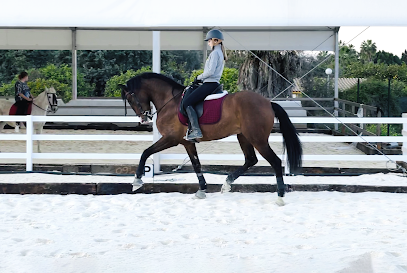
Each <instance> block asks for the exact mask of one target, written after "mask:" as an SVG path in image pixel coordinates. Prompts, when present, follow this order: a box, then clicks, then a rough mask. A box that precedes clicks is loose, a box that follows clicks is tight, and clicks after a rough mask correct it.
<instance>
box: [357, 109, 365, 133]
mask: <svg viewBox="0 0 407 273" xmlns="http://www.w3.org/2000/svg"><path fill="white" fill-rule="evenodd" d="M365 115H366V113H365V111H364V109H363V104H360V105H359V109H358V114H357V116H358V118H363V117H364V116H365ZM359 127H360V128H361V129H362V130H363V123H360V124H359Z"/></svg>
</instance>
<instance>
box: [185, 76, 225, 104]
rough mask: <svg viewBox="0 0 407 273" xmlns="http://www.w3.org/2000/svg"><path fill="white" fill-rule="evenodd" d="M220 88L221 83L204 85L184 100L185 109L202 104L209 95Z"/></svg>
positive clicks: (206, 83)
mask: <svg viewBox="0 0 407 273" xmlns="http://www.w3.org/2000/svg"><path fill="white" fill-rule="evenodd" d="M218 86H219V83H217V82H205V83H203V84H202V85H201V86H200V87H198V88H197V89H195V90H194V91H192V93H191V94H189V95H188V97H186V98H185V99H184V102H183V104H184V107H185V109H186V108H187V107H188V106H192V107H194V106H195V105H196V104H198V103H200V102H201V101H203V100H204V99H205V98H206V97H207V96H208V95H210V94H212V92H213V91H214V90H215V88H216V87H218Z"/></svg>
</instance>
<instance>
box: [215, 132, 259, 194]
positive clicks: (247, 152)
mask: <svg viewBox="0 0 407 273" xmlns="http://www.w3.org/2000/svg"><path fill="white" fill-rule="evenodd" d="M237 139H238V140H239V144H240V148H241V149H242V151H243V153H244V158H245V162H244V165H243V166H241V167H239V168H238V169H237V170H236V171H234V172H233V173H230V174H229V175H228V177H227V178H226V182H225V183H223V185H222V189H221V192H222V193H224V192H229V191H230V190H231V186H230V184H232V183H233V182H234V181H235V180H236V179H237V178H238V177H239V176H241V175H242V174H243V173H245V172H246V171H247V170H248V169H249V168H250V167H253V166H254V165H256V163H257V162H258V160H257V156H256V152H255V151H254V148H253V145H252V144H251V143H250V142H249V141H248V140H247V138H246V137H245V136H244V135H243V134H238V135H237Z"/></svg>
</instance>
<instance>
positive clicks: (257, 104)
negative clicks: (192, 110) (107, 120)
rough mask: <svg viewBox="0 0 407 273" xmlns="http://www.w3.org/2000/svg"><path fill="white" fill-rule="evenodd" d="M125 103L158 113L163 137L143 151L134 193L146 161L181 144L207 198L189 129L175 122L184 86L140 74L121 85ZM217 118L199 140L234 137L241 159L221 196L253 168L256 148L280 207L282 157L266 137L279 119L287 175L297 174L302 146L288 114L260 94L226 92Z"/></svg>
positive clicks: (201, 193)
mask: <svg viewBox="0 0 407 273" xmlns="http://www.w3.org/2000/svg"><path fill="white" fill-rule="evenodd" d="M119 86H120V88H121V90H122V92H121V95H122V99H123V101H125V100H127V101H128V102H129V104H130V106H131V107H132V109H133V110H134V111H135V113H136V114H137V115H138V116H141V117H144V118H145V117H146V116H149V117H150V118H151V117H152V114H151V106H150V102H152V103H153V104H154V106H155V108H156V109H157V112H156V113H155V114H157V122H156V125H157V129H158V131H159V132H160V134H161V135H162V137H161V138H160V139H159V140H158V141H157V142H156V143H154V144H153V145H151V146H150V147H149V148H147V149H146V150H144V151H143V153H142V155H141V158H140V162H139V166H138V168H137V171H136V174H135V179H134V182H133V191H135V190H137V189H138V188H140V187H142V185H143V181H142V180H141V178H142V176H143V173H144V167H145V163H146V160H147V158H148V157H149V156H150V155H152V154H154V153H157V152H160V151H162V150H165V149H168V148H170V147H173V146H177V145H178V144H182V145H184V147H185V149H186V152H187V153H188V156H189V158H190V160H191V163H192V166H193V169H194V171H195V173H196V175H197V178H198V181H199V190H198V191H197V192H196V193H195V196H196V197H197V198H205V197H206V193H205V192H206V188H207V184H206V181H205V178H204V176H203V174H202V173H201V164H200V162H199V158H198V153H197V150H196V146H195V143H192V142H189V141H187V140H185V139H184V136H185V134H186V131H187V126H185V125H183V124H181V122H180V121H179V118H178V110H179V104H180V100H181V94H182V92H183V91H184V89H185V87H184V86H183V85H181V84H179V83H177V82H175V81H174V80H172V79H170V78H168V77H166V76H164V75H162V74H157V73H144V74H141V75H139V76H136V77H134V78H132V79H130V80H128V81H127V83H126V85H119ZM221 114H222V115H221V119H220V121H219V122H218V123H215V124H210V125H201V130H202V133H203V138H202V139H199V142H201V141H211V140H217V139H222V138H225V137H228V136H230V135H237V139H238V141H239V144H240V147H241V149H242V151H243V153H244V156H245V163H244V165H243V166H241V167H239V168H238V169H237V170H236V171H234V172H233V173H230V174H229V175H228V176H227V178H226V181H225V182H224V184H223V185H222V193H223V192H228V191H230V190H231V184H232V183H233V181H235V180H236V179H237V178H238V177H239V176H240V175H242V174H243V173H244V172H245V171H247V170H248V169H249V168H250V167H252V166H254V165H255V164H256V163H257V162H258V159H257V157H256V152H255V150H254V148H256V150H257V151H258V152H259V153H260V154H261V155H262V156H263V157H264V158H265V159H266V160H267V161H268V162H269V163H270V165H271V166H272V167H273V168H274V171H275V173H276V180H277V194H278V197H277V201H276V203H277V204H278V205H280V206H282V205H284V201H283V197H284V194H285V185H284V181H283V173H282V166H281V160H280V158H279V157H278V156H277V155H276V154H275V153H274V151H273V150H272V149H271V148H270V145H269V143H268V137H269V135H270V133H271V130H272V128H273V125H274V117H276V118H278V119H279V121H280V131H281V132H282V135H283V139H284V143H285V148H286V149H287V157H288V162H289V167H290V171H295V170H298V169H299V168H300V167H301V163H302V146H301V142H300V140H299V137H298V133H297V131H296V129H295V127H294V125H293V124H292V123H291V121H290V119H289V117H288V115H287V113H286V111H285V110H284V109H283V108H282V107H281V106H280V105H278V104H276V103H273V102H270V100H269V99H266V98H264V97H263V96H261V95H260V94H257V93H254V92H251V91H240V92H237V93H234V94H229V95H227V96H226V98H225V99H224V101H223V108H222V112H221Z"/></svg>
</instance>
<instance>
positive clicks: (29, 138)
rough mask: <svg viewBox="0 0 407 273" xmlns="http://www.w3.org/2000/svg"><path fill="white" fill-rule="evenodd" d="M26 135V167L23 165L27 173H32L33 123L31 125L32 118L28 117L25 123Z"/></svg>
mask: <svg viewBox="0 0 407 273" xmlns="http://www.w3.org/2000/svg"><path fill="white" fill-rule="evenodd" d="M26 125H27V127H26V135H27V141H26V145H25V146H26V156H27V158H26V165H25V170H26V171H27V172H32V170H33V133H34V123H33V116H31V115H28V116H27V122H26Z"/></svg>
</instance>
